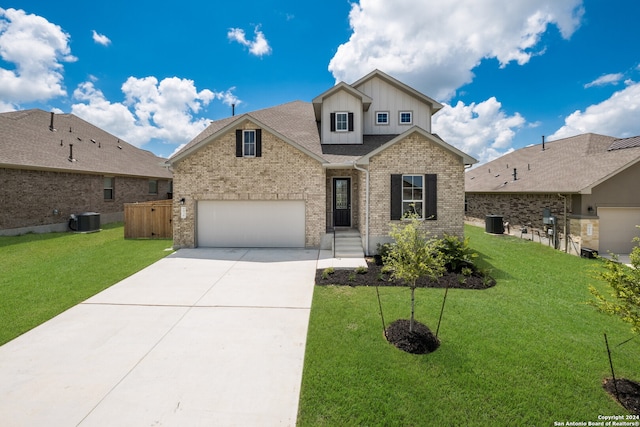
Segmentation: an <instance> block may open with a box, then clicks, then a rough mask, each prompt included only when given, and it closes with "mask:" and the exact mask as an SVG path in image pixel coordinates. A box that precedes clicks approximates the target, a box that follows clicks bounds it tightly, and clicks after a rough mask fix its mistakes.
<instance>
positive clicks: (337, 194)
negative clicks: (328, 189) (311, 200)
mask: <svg viewBox="0 0 640 427" xmlns="http://www.w3.org/2000/svg"><path fill="white" fill-rule="evenodd" d="M333 226H334V227H351V178H334V179H333Z"/></svg>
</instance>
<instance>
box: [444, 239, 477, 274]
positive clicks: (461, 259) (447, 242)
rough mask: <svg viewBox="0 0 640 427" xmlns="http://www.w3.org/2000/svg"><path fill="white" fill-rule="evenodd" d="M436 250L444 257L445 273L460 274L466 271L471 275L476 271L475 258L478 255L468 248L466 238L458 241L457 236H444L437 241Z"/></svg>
mask: <svg viewBox="0 0 640 427" xmlns="http://www.w3.org/2000/svg"><path fill="white" fill-rule="evenodd" d="M437 249H438V250H439V251H440V252H441V253H442V256H443V257H444V260H445V267H446V268H447V271H449V272H452V273H462V272H463V270H465V269H466V270H471V274H473V272H475V271H476V270H477V267H476V265H475V258H477V257H478V253H477V252H476V251H474V250H473V249H471V248H470V247H469V238H468V237H465V238H464V239H460V238H459V237H458V236H451V235H448V234H445V235H444V237H443V238H442V239H440V240H439V241H438V244H437ZM471 274H467V275H468V276H470V275H471Z"/></svg>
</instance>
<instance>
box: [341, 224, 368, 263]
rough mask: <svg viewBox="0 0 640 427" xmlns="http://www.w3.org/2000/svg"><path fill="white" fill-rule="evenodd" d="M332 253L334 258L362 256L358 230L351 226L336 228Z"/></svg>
mask: <svg viewBox="0 0 640 427" xmlns="http://www.w3.org/2000/svg"><path fill="white" fill-rule="evenodd" d="M334 253H335V255H334V256H335V257H336V258H364V250H363V249H362V237H361V236H360V232H359V231H358V230H356V229H353V228H347V229H336V230H335V247H334Z"/></svg>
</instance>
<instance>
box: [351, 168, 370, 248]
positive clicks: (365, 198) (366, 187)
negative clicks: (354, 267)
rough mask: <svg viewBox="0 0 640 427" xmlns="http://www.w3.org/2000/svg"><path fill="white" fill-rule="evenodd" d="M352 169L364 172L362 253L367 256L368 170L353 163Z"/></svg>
mask: <svg viewBox="0 0 640 427" xmlns="http://www.w3.org/2000/svg"><path fill="white" fill-rule="evenodd" d="M353 167H354V168H355V169H356V170H359V171H360V172H364V173H365V176H366V184H365V191H364V200H365V201H364V206H365V208H364V217H365V219H364V233H365V234H364V246H365V248H364V253H365V254H366V255H367V256H369V169H363V168H360V167H358V165H356V162H353Z"/></svg>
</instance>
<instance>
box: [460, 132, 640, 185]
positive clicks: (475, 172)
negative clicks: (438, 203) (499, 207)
mask: <svg viewBox="0 0 640 427" xmlns="http://www.w3.org/2000/svg"><path fill="white" fill-rule="evenodd" d="M617 141H621V140H617V139H616V138H614V137H610V136H604V135H597V134H593V133H588V134H583V135H578V136H574V137H571V138H565V139H560V140H557V141H551V142H546V143H545V150H544V151H543V150H542V145H541V144H538V145H534V146H529V147H525V148H521V149H519V150H517V151H513V152H511V153H508V154H505V155H504V156H502V157H500V158H498V159H496V160H493V161H491V162H489V163H485V164H484V165H482V166H478V167H476V168H474V169H471V170H469V171H467V173H466V174H465V191H467V192H504V193H556V192H559V193H581V192H582V193H585V192H589V191H590V190H591V188H592V187H594V186H596V185H598V184H599V183H601V182H602V181H604V180H605V179H607V178H608V177H610V176H612V175H614V174H616V173H618V172H620V171H622V170H624V169H626V168H627V167H629V166H631V165H633V164H635V163H637V162H638V161H640V145H635V146H630V147H629V148H624V149H611V150H610V149H609V148H610V147H613V146H615V143H616V142H617ZM514 169H516V172H517V173H516V176H517V179H516V180H515V181H514V177H513V171H514Z"/></svg>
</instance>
